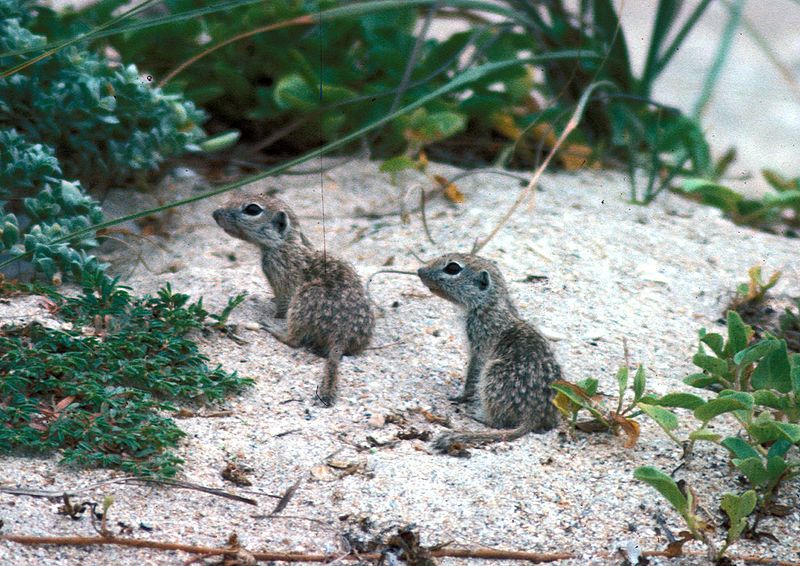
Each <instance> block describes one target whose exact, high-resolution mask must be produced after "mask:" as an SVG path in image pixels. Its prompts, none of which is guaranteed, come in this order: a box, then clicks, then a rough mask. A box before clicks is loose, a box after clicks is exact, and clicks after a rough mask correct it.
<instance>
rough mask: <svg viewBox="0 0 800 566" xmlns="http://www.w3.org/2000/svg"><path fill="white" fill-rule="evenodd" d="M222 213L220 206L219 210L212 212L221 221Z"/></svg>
mask: <svg viewBox="0 0 800 566" xmlns="http://www.w3.org/2000/svg"><path fill="white" fill-rule="evenodd" d="M221 215H222V209H221V208H218V209H217V210H215V211H214V212H212V213H211V216H213V217H214V220H217V221H219V217H220V216H221Z"/></svg>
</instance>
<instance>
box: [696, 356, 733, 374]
mask: <svg viewBox="0 0 800 566" xmlns="http://www.w3.org/2000/svg"><path fill="white" fill-rule="evenodd" d="M692 362H693V363H694V365H696V366H697V367H699V368H700V369H704V370H706V371H707V372H709V373H710V374H712V375H721V376H723V377H727V376H728V363H727V362H726V361H725V360H722V359H720V358H717V357H715V356H709V355H708V354H695V355H694V356H693V357H692Z"/></svg>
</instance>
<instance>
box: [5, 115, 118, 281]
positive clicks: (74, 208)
mask: <svg viewBox="0 0 800 566" xmlns="http://www.w3.org/2000/svg"><path fill="white" fill-rule="evenodd" d="M29 195H32V196H29ZM102 219H103V213H102V211H101V209H100V204H99V203H98V202H97V201H95V200H93V199H92V198H90V197H89V196H87V195H86V194H85V192H84V191H83V188H82V187H81V184H80V183H79V182H77V181H75V182H70V181H67V180H65V179H63V178H62V173H61V167H60V165H59V162H58V160H57V159H56V158H55V155H54V152H53V150H52V149H51V148H50V147H48V146H44V145H41V144H31V143H28V142H27V141H26V140H25V138H24V137H23V136H22V135H20V134H19V133H17V131H16V130H13V129H11V130H0V234H1V235H2V237H1V238H0V259H8V258H10V257H16V256H19V255H22V254H25V253H29V254H30V262H31V263H32V265H33V267H34V269H35V270H37V271H40V272H42V273H43V274H44V275H45V277H46V278H47V279H48V280H52V279H53V278H54V277H55V276H56V275H57V273H59V272H60V273H62V274H65V275H67V276H72V277H75V278H76V279H78V280H80V278H81V274H82V273H83V272H84V271H87V272H93V271H97V270H100V269H103V268H104V265H103V264H100V263H98V261H97V260H96V259H95V258H94V256H91V255H88V254H87V253H86V250H89V249H91V248H92V247H94V246H96V245H97V241H96V240H95V238H94V237H93V236H92V235H86V236H83V237H81V238H77V239H75V240H73V241H69V242H61V243H54V240H56V239H58V238H61V237H63V236H65V235H67V234H69V233H71V232H74V231H76V230H80V229H82V228H86V227H88V226H91V225H93V224H97V223H99V222H101V221H102Z"/></svg>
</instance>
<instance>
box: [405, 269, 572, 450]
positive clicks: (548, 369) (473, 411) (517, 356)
mask: <svg viewBox="0 0 800 566" xmlns="http://www.w3.org/2000/svg"><path fill="white" fill-rule="evenodd" d="M417 273H418V274H419V277H420V279H422V282H423V283H424V284H425V285H426V286H427V287H428V288H429V289H430V290H431V292H432V293H433V294H434V295H437V296H439V297H442V298H443V299H447V300H448V301H450V302H452V303H455V304H457V305H459V306H460V307H462V308H463V309H465V310H466V327H467V338H468V339H469V350H470V354H469V364H468V366H467V376H466V383H465V384H464V392H463V393H462V394H461V395H459V396H458V397H455V398H452V400H453V401H455V402H459V403H466V404H467V406H468V414H469V416H471V417H472V418H474V419H475V420H477V421H478V422H481V423H483V424H485V425H487V426H490V427H492V428H498V429H511V430H507V431H502V432H482V433H472V432H453V433H448V434H444V435H442V436H440V437H439V438H437V439H436V440H435V442H434V445H435V447H436V448H437V449H438V450H442V451H448V450H449V449H450V448H451V447H452V446H454V445H456V444H470V443H473V444H474V443H485V442H496V441H501V440H514V439H516V438H519V437H520V436H523V435H524V434H527V433H529V432H543V431H546V430H549V429H551V428H553V427H554V426H555V425H556V423H557V421H558V414H557V411H556V408H555V407H554V406H553V404H552V403H551V401H550V400H551V398H552V391H551V389H550V384H551V383H552V382H553V381H554V380H556V379H561V368H560V366H559V365H558V362H557V361H556V358H555V356H554V355H553V352H552V350H551V349H550V346H549V345H548V343H547V340H546V339H545V338H544V337H543V336H542V335H541V334H539V332H538V331H537V330H536V329H535V328H534V327H533V325H531V324H530V323H528V322H526V321H524V320H522V319H521V318H520V317H519V315H518V314H517V309H516V307H515V306H514V304H513V303H512V301H511V298H510V296H509V293H508V289H507V287H506V282H505V280H504V279H503V276H502V274H501V273H500V271H499V270H498V269H497V266H496V265H495V264H494V262H492V261H489V260H486V259H483V258H481V257H478V256H475V255H469V254H448V255H444V256H441V257H438V258H436V259H434V260H432V261H430V262H429V263H428V264H427V265H425V266H424V267H421V268H420V269H419V271H418V272H417Z"/></svg>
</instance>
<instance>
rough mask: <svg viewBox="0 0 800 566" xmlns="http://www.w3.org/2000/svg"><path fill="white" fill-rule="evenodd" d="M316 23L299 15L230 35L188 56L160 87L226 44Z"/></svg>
mask: <svg viewBox="0 0 800 566" xmlns="http://www.w3.org/2000/svg"><path fill="white" fill-rule="evenodd" d="M314 23H316V18H314V17H313V16H311V15H305V16H299V17H297V18H292V19H291V20H285V21H283V22H277V23H274V24H270V25H268V26H262V27H259V28H256V29H251V30H250V31H246V32H244V33H240V34H238V35H235V36H233V37H229V38H228V39H226V40H225V41H221V42H219V43H217V44H215V45H212V46H211V47H209V48H208V49H204V50H203V51H201V52H200V53H198V54H197V55H194V56H193V57H190V58H188V59H187V60H186V61H184V62H183V63H181V64H180V65H178V66H177V67H175V68H174V69H172V70H171V71H170V72H169V73H167V76H165V77H164V78H163V79H161V80H160V81H159V83H158V87H159V88H164V86H165V85H166V84H167V83H168V82H169V81H171V80H172V79H173V78H175V76H176V75H178V74H179V73H180V72H181V71H183V70H184V69H185V68H186V67H188V66H190V65H192V64H193V63H194V62H195V61H197V60H199V59H202V58H203V57H205V56H206V55H208V54H209V53H213V52H214V51H216V50H217V49H222V48H223V47H225V46H226V45H230V44H231V43H235V42H237V41H239V40H240V39H245V38H247V37H250V36H253V35H258V34H260V33H264V32H267V31H272V30H276V29H281V28H287V27H291V26H309V25H312V24H314Z"/></svg>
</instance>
